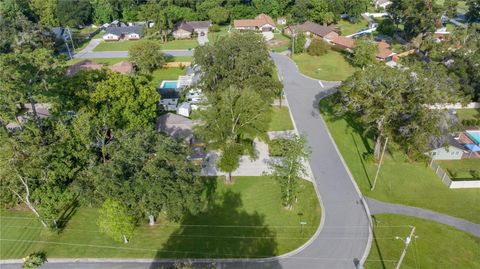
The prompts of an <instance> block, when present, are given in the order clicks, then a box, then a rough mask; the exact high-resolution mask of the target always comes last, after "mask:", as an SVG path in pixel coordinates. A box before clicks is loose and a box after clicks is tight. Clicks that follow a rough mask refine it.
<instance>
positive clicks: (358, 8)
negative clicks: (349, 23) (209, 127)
mask: <svg viewBox="0 0 480 269" xmlns="http://www.w3.org/2000/svg"><path fill="white" fill-rule="evenodd" d="M370 4H371V2H370V1H368V0H344V1H343V5H344V10H345V12H346V13H347V14H348V16H349V18H350V20H353V21H356V20H358V17H360V15H361V14H362V13H363V12H365V11H367V8H368V6H369V5H370Z"/></svg>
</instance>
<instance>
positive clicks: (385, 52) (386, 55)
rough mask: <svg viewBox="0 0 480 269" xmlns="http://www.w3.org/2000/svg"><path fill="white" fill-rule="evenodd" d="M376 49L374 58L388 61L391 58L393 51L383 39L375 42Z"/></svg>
mask: <svg viewBox="0 0 480 269" xmlns="http://www.w3.org/2000/svg"><path fill="white" fill-rule="evenodd" d="M377 46H378V51H377V54H376V58H377V59H378V60H380V61H390V60H392V59H393V55H395V53H394V52H393V51H391V50H390V44H388V43H387V42H385V41H380V42H377Z"/></svg>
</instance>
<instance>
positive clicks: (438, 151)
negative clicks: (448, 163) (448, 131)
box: [425, 135, 464, 160]
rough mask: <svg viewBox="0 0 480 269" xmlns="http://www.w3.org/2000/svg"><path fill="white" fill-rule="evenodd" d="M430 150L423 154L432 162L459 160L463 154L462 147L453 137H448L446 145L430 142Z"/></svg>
mask: <svg viewBox="0 0 480 269" xmlns="http://www.w3.org/2000/svg"><path fill="white" fill-rule="evenodd" d="M431 148H432V149H431V150H430V151H428V152H426V153H425V154H427V155H429V156H430V157H431V158H432V159H433V160H460V159H462V156H463V153H464V147H463V145H462V144H461V143H460V142H459V141H458V139H456V138H455V137H453V136H451V135H449V136H448V141H447V145H446V146H445V145H442V144H441V143H439V141H437V140H435V141H432V142H431Z"/></svg>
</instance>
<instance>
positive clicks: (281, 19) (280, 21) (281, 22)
mask: <svg viewBox="0 0 480 269" xmlns="http://www.w3.org/2000/svg"><path fill="white" fill-rule="evenodd" d="M277 24H278V25H285V24H287V18H285V17H278V19H277Z"/></svg>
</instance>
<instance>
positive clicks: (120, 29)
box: [103, 25, 144, 41]
mask: <svg viewBox="0 0 480 269" xmlns="http://www.w3.org/2000/svg"><path fill="white" fill-rule="evenodd" d="M143 27H144V25H132V26H112V25H111V26H109V27H107V28H106V29H105V32H106V33H105V35H103V40H105V41H118V40H120V39H128V40H136V39H140V38H141V37H142V36H143V34H142V31H143Z"/></svg>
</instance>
